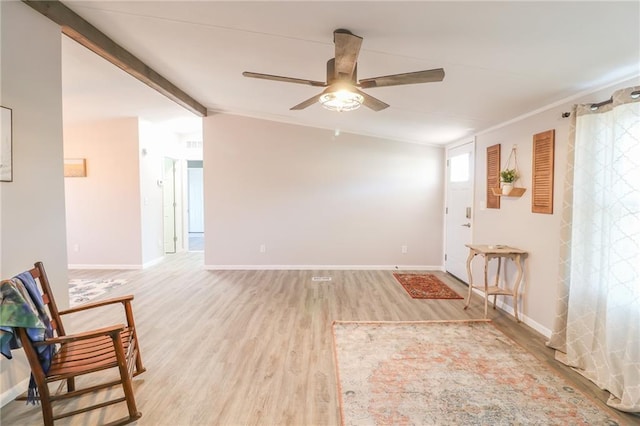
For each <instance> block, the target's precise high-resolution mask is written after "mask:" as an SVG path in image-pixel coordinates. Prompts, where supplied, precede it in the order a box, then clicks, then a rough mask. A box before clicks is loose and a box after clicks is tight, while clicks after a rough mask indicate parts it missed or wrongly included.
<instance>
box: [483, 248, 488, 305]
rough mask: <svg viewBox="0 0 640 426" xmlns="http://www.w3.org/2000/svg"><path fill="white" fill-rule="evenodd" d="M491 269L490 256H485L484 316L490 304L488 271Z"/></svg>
mask: <svg viewBox="0 0 640 426" xmlns="http://www.w3.org/2000/svg"><path fill="white" fill-rule="evenodd" d="M488 269H489V256H487V255H485V256H484V317H485V318H486V317H487V306H488V305H489V284H488V283H487V278H488V277H487V273H488Z"/></svg>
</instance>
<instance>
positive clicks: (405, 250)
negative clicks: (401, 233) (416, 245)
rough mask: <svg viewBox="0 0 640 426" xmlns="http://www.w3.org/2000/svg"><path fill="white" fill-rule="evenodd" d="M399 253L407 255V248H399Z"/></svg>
mask: <svg viewBox="0 0 640 426" xmlns="http://www.w3.org/2000/svg"><path fill="white" fill-rule="evenodd" d="M400 251H401V252H402V254H407V246H406V245H404V246H402V247H400Z"/></svg>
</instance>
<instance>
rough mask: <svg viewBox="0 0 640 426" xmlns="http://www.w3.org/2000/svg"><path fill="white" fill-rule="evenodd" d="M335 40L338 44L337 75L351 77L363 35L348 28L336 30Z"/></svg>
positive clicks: (334, 33) (339, 77)
mask: <svg viewBox="0 0 640 426" xmlns="http://www.w3.org/2000/svg"><path fill="white" fill-rule="evenodd" d="M333 42H334V44H335V45H336V55H335V58H336V65H335V73H336V74H335V77H336V78H338V79H341V78H346V79H351V76H352V75H353V71H354V69H355V67H356V62H357V60H358V54H359V53H360V46H362V37H358V36H357V35H354V34H352V33H351V32H350V31H347V30H335V31H334V32H333Z"/></svg>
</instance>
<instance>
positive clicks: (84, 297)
mask: <svg viewBox="0 0 640 426" xmlns="http://www.w3.org/2000/svg"><path fill="white" fill-rule="evenodd" d="M126 283H127V280H123V279H113V280H81V279H73V280H70V281H69V305H70V306H71V307H73V306H77V305H81V304H83V303H85V302H88V301H89V300H92V299H95V298H96V297H98V296H101V295H103V294H105V293H106V292H108V291H110V290H112V289H114V288H116V287H120V286H121V285H123V284H126Z"/></svg>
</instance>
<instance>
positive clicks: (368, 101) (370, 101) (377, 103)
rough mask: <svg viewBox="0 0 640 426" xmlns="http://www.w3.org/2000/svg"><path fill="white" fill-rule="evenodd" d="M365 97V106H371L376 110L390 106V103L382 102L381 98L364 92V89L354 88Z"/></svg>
mask: <svg viewBox="0 0 640 426" xmlns="http://www.w3.org/2000/svg"><path fill="white" fill-rule="evenodd" d="M353 90H355V91H356V92H358V93H359V94H361V95H362V96H363V97H364V102H363V104H364V106H366V107H367V108H371V109H372V110H374V111H382V110H383V109H385V108H389V104H386V103H384V102H382V101H381V100H380V99H376V98H374V97H373V96H371V95H368V94H366V93H364V92H363V91H362V90H358V89H355V88H354V89H353Z"/></svg>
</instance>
